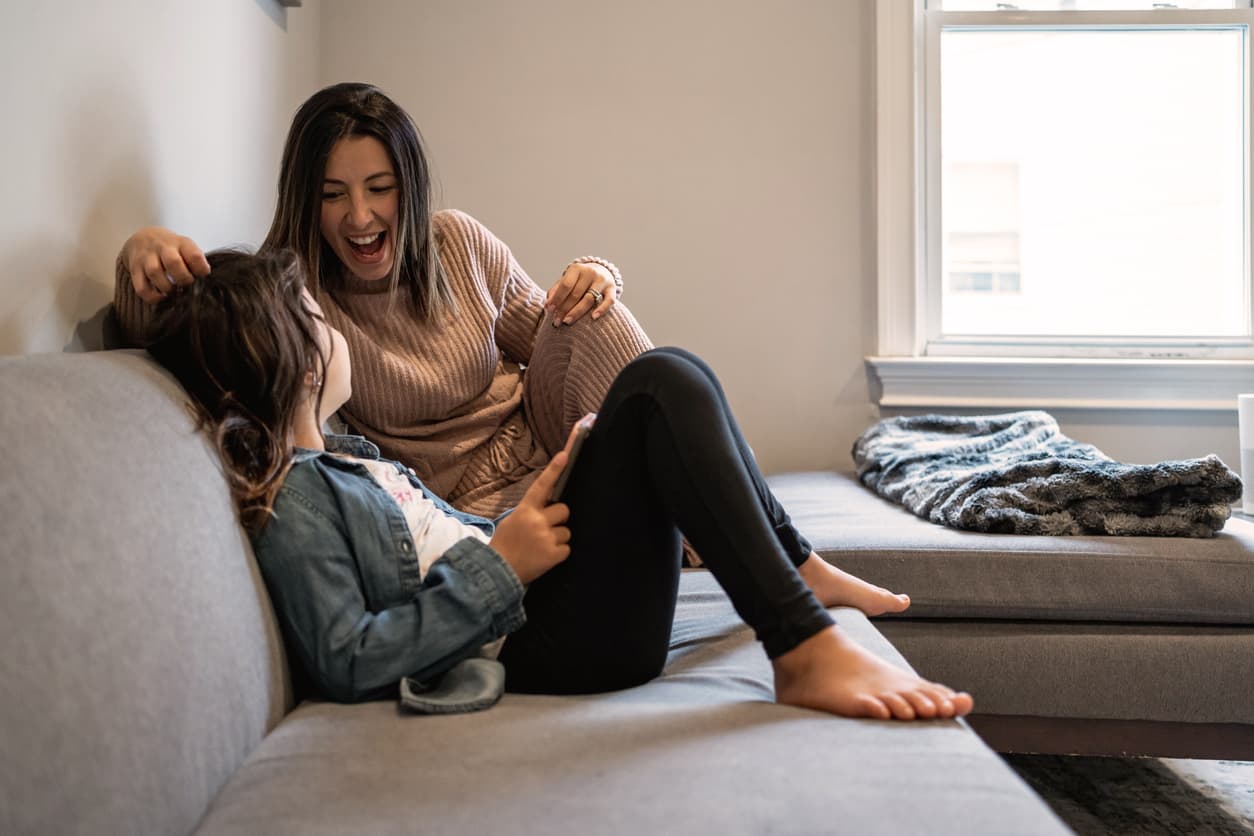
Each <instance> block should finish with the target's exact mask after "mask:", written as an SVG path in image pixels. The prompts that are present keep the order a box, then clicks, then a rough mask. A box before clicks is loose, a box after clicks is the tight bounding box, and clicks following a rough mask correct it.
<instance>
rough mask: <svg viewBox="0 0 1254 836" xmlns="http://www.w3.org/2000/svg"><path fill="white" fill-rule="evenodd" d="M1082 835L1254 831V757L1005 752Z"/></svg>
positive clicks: (1243, 835)
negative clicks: (1211, 758)
mask: <svg viewBox="0 0 1254 836" xmlns="http://www.w3.org/2000/svg"><path fill="white" fill-rule="evenodd" d="M1003 757H1004V758H1005V760H1006V762H1007V763H1008V764H1009V765H1010V766H1011V768H1013V769H1014V770H1015V771H1016V772H1018V773H1019V775H1020V776H1021V777H1022V778H1023V779H1024V780H1025V781H1027V783H1028V784H1029V785H1030V786H1031V787H1032V789H1034V790H1035V791H1036V793H1037V794H1038V795H1040V796H1041V798H1043V799H1045V801H1046V803H1048V804H1049V806H1050V807H1051V808H1052V809H1053V810H1054V812H1055V813H1057V814H1058V817H1059V818H1061V819H1062V820H1063V821H1064V822H1066V824H1067V825H1068V826H1069V827H1071V829H1073V830H1074V831H1075V832H1076V833H1078V834H1080V836H1089V835H1090V834H1094V836H1096V835H1097V834H1103V835H1104V834H1128V835H1129V836H1134V835H1139V834H1147V835H1148V834H1153V836H1159V834H1216V836H1229V835H1230V834H1239V835H1240V836H1246V834H1254V763H1251V762H1248V761H1202V760H1171V759H1166V758H1087V757H1058V756H1053V755H1003Z"/></svg>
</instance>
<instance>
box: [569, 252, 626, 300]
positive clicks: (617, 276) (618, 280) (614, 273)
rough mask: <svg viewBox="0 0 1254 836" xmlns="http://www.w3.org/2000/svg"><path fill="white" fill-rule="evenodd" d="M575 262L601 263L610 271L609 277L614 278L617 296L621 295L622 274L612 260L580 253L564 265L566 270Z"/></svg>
mask: <svg viewBox="0 0 1254 836" xmlns="http://www.w3.org/2000/svg"><path fill="white" fill-rule="evenodd" d="M575 264H600V265H601V266H602V267H604V268H605V269H606V270H609V271H610V276H611V277H613V279H614V289H615V290H616V291H617V292H618V296H619V297H620V298H621V297H622V295H623V274H622V273H621V272H619V270H618V267H617V266H615V264H614V262H612V261H608V260H606V259H604V258H600V257H598V256H595V255H581V256H580V257H579V258H577V259H575V260H574V261H572V262H571V263H570V264H567V265H566V270H569V269H570V268H571V266H572V265H575ZM566 270H563V271H562V272H563V273H564V272H566Z"/></svg>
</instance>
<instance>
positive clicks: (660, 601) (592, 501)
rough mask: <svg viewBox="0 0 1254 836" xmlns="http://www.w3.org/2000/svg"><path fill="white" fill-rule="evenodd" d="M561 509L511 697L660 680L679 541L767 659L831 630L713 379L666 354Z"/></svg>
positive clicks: (602, 427)
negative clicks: (560, 542)
mask: <svg viewBox="0 0 1254 836" xmlns="http://www.w3.org/2000/svg"><path fill="white" fill-rule="evenodd" d="M564 501H565V502H566V503H567V504H568V505H569V506H570V522H569V525H570V530H571V554H570V557H569V558H567V559H566V560H565V561H564V562H562V563H560V564H558V565H557V566H555V567H554V568H552V569H550V570H549V571H548V572H546V573H545V574H543V575H541V576H540V577H539V578H537V579H536V580H535V581H534V582H533V583H532V584H531V586H530V587H529V588H528V590H527V594H526V597H525V598H524V600H523V605H524V607H525V609H526V611H527V623H526V625H525V626H524V627H523V628H522V629H520V630H518V631H517V632H515V633H513V634H511V635H510V636H509V638H508V639H506V641H505V646H504V648H502V652H501V661H502V662H503V663H504V664H505V669H506V687H507V688H508V689H509V690H511V691H522V692H532V693H549V694H562V693H566V694H570V693H591V692H597V691H611V690H616V689H620V688H627V687H631V686H633V685H639V684H641V683H644V682H647V681H648V680H650V679H652V678H654V677H655V676H657V675H658V674H659V673H661V671H662V666H663V665H664V664H665V662H666V656H667V653H668V651H669V645H670V634H671V622H672V620H673V619H674V615H675V598H676V595H677V593H678V588H679V569H680V555H681V547H680V532H681V531H682V532H683V533H684V535H685V536H687V537H688V539H689V541H690V542H691V543H692V545H693V547H694V548H695V549H696V550H697V553H698V554H700V555H701V558H702V560H703V561H704V562H705V565H706V566H707V567H709V570H710V572H711V573H712V574H713V575H714V576H715V578H716V579H717V580H718V582H719V583H720V584H721V585H722V587H723V588H724V589H725V590H726V591H727V594H728V596H729V597H730V598H731V601H732V604H733V605H734V606H735V608H736V611H737V612H738V613H739V614H740V617H741V618H743V619H744V621H745V623H747V624H749V625H750V626H751V627H753V629H754V631H755V632H756V634H757V637H758V639H759V640H760V641H761V642H762V643H763V646H764V648H765V650H766V653H767V655H768V656H769V657H771V658H775V657H777V656H779V655H780V654H782V653H786V652H787V651H789V650H791V649H793V648H794V647H796V646H797V645H798V644H800V643H801V642H802V641H804V640H805V639H807V638H809V637H810V636H813V635H814V634H815V633H817V632H819V631H820V630H822V629H824V628H825V627H827V626H829V625H830V624H832V623H833V621H832V618H831V616H830V615H828V613H827V611H826V610H825V609H824V608H823V607H822V606H821V605H820V604H819V602H818V601H817V600H816V599H815V597H814V595H813V594H812V593H811V592H810V590H809V588H808V587H807V586H806V585H805V582H804V581H803V580H802V579H801V576H800V575H799V574H798V572H797V567H798V566H800V565H801V564H802V563H803V562H804V561H805V560H806V558H808V557H809V555H810V544H809V543H807V542H806V541H805V539H804V538H803V537H802V536H801V535H800V534H799V533H798V532H797V530H796V529H795V528H794V527H793V526H792V524H791V522H790V521H789V519H788V515H787V514H786V513H785V512H784V509H783V508H782V507H781V506H780V504H779V502H778V500H776V499H775V497H774V496H773V495H772V494H771V492H770V490H769V489H768V488H767V486H766V483H765V482H764V481H763V479H762V474H761V473H759V472H758V468H757V465H756V463H755V462H754V459H753V456H752V454H751V453H750V451H749V448H748V446H747V445H746V444H745V441H744V438H743V437H742V436H741V434H740V430H739V429H738V428H737V426H736V422H735V420H734V419H733V417H732V414H731V410H730V409H729V408H728V405H727V399H726V397H725V396H724V395H723V390H722V387H721V386H720V385H719V382H718V379H717V378H716V377H715V376H714V372H712V371H711V370H710V368H709V367H708V366H706V364H705V363H704V362H703V361H702V360H701V359H700V358H698V357H696V356H695V355H693V354H691V353H689V352H687V351H683V350H682V349H676V348H660V349H655V350H653V351H650V352H647V353H645V354H642V355H641V356H640V357H638V358H637V359H636V360H634V361H632V362H631V363H630V364H628V365H627V366H626V367H625V368H624V369H623V370H622V372H621V373H620V374H619V375H618V378H617V379H616V380H615V381H614V384H613V386H611V387H610V390H609V392H608V393H607V394H606V396H605V402H604V403H603V404H602V406H601V410H600V412H599V413H598V414H597V421H596V425H595V426H594V428H593V430H592V432H591V434H589V436H588V438H587V440H586V441H585V443H584V447H583V450H582V452H581V453H580V455H579V460H578V462H577V463H576V464H575V469H574V470H573V471H572V472H571V477H570V482H569V483H568V484H567V487H566V492H565V496H564Z"/></svg>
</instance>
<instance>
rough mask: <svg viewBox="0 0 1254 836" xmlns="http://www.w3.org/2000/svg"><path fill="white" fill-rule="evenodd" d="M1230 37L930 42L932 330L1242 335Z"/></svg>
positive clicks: (1103, 33) (1240, 196)
mask: <svg viewBox="0 0 1254 836" xmlns="http://www.w3.org/2000/svg"><path fill="white" fill-rule="evenodd" d="M1243 40H1244V39H1243V34H1242V30H1241V29H1240V28H1235V27H1234V28H1210V29H1184V28H1173V29H1152V30H1151V29H1135V30H1134V29H1129V30H1121V29H1114V30H1112V29H1083V30H1080V29H1067V30H1059V29H1037V28H1032V29H1017V30H1005V29H1002V30H983V29H981V30H972V29H946V30H944V31H943V32H942V34H941V163H942V170H941V195H942V209H941V212H942V255H941V261H942V270H943V273H944V281H943V285H942V313H941V328H942V331H943V333H944V334H945V335H948V336H959V335H983V336H996V335H1007V336H1031V335H1057V336H1072V337H1076V336H1112V337H1118V336H1126V337H1152V336H1159V337H1192V336H1210V337H1241V336H1244V335H1246V333H1247V328H1248V325H1247V320H1248V311H1249V304H1248V302H1247V301H1246V295H1245V286H1246V285H1245V279H1244V263H1245V257H1244V248H1245V232H1244V230H1245V217H1244V206H1245V194H1244V183H1245V176H1246V175H1245V164H1244V145H1245V141H1244V90H1243V84H1242V77H1243V64H1244V60H1243V49H1244V44H1243Z"/></svg>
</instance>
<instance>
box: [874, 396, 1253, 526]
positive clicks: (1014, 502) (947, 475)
mask: <svg viewBox="0 0 1254 836" xmlns="http://www.w3.org/2000/svg"><path fill="white" fill-rule="evenodd" d="M853 459H854V463H855V464H856V465H857V468H858V478H859V479H861V480H862V483H863V484H864V485H866V486H867V487H869V488H871V489H872V490H874V491H875V492H876V493H878V494H879V495H880V496H883V497H885V498H886V499H891V500H892V501H894V502H897V503H899V504H901V505H903V506H905V507H906V508H907V509H908V510H910V511H911V512H912V513H914V514H916V515H917V516H920V517H922V518H923V519H925V520H930V521H931V522H934V523H938V524H940V525H947V526H950V527H951V528H961V529H966V530H968V531H986V532H995V533H999V534H1122V535H1155V536H1161V537H1213V536H1214V534H1215V532H1216V531H1219V530H1220V529H1221V528H1223V527H1224V523H1225V522H1226V521H1227V519H1228V516H1229V513H1230V508H1229V506H1230V505H1231V503H1233V502H1235V501H1236V500H1237V499H1239V498H1240V496H1241V480H1240V478H1239V477H1238V476H1237V475H1236V474H1235V473H1233V472H1232V471H1231V470H1229V469H1228V468H1227V467H1226V466H1225V465H1224V463H1223V462H1222V461H1220V460H1219V457H1218V456H1214V455H1211V456H1206V457H1205V458H1201V459H1188V460H1185V461H1168V462H1161V463H1159V464H1145V465H1140V464H1124V463H1122V462H1117V461H1114V460H1113V459H1111V458H1109V457H1108V456H1106V455H1105V454H1103V453H1102V452H1101V451H1100V450H1098V449H1097V448H1096V447H1093V446H1092V445H1090V444H1083V443H1081V442H1078V441H1073V440H1072V439H1070V438H1068V437H1067V436H1065V435H1063V434H1062V433H1061V432H1060V431H1059V429H1058V423H1057V422H1056V421H1055V420H1054V419H1053V417H1052V416H1050V415H1049V414H1048V413H1045V412H1040V411H1030V412H1012V413H1007V414H1005V415H986V416H979V417H966V416H958V415H920V416H911V417H902V418H886V419H884V420H882V421H880V422H879V423H877V424H875V425H874V426H872V427H871V428H870V429H869V430H867V431H866V432H865V433H863V434H862V437H861V438H859V439H858V440H857V441H856V442H855V443H854V445H853Z"/></svg>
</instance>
